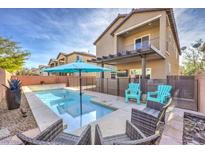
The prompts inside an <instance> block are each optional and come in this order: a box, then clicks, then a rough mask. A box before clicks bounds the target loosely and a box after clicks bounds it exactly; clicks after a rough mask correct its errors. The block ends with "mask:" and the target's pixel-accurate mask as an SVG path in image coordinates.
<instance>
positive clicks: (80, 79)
mask: <svg viewBox="0 0 205 154" xmlns="http://www.w3.org/2000/svg"><path fill="white" fill-rule="evenodd" d="M79 77H80V78H79V81H80V115H81V116H82V113H83V112H82V81H81V70H79Z"/></svg>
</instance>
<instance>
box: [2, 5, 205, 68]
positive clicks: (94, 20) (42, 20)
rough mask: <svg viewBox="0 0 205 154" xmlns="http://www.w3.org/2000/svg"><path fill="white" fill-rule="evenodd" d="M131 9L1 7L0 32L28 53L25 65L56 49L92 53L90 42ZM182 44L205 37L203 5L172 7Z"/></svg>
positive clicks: (45, 58)
mask: <svg viewBox="0 0 205 154" xmlns="http://www.w3.org/2000/svg"><path fill="white" fill-rule="evenodd" d="M129 11H130V9H0V19H1V20H0V36H3V37H8V38H11V39H13V40H14V41H17V42H19V43H20V45H21V46H22V47H23V48H24V49H27V50H29V51H31V56H30V58H29V60H28V61H27V62H26V67H37V66H38V65H39V64H47V63H48V61H49V59H50V58H55V57H56V56H57V54H58V53H59V52H67V53H68V52H72V51H85V52H88V51H89V52H90V53H93V54H95V46H94V45H93V42H94V41H95V39H96V38H97V37H98V36H99V35H100V34H101V32H102V31H103V30H104V29H105V28H106V27H107V26H108V25H109V24H110V22H112V20H113V19H114V18H115V17H116V16H117V14H118V13H128V12H129ZM174 12H175V17H176V22H177V27H178V33H179V37H180V43H181V46H184V45H188V44H189V43H191V42H192V41H194V40H196V39H199V38H202V39H204V40H205V26H204V25H205V9H174Z"/></svg>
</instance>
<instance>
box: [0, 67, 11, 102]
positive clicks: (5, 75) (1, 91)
mask: <svg viewBox="0 0 205 154" xmlns="http://www.w3.org/2000/svg"><path fill="white" fill-rule="evenodd" d="M10 78H11V74H10V73H9V72H7V71H5V70H3V69H1V68H0V102H1V101H2V100H3V98H4V97H5V92H6V88H5V87H4V86H2V85H1V84H4V85H6V86H8V80H10Z"/></svg>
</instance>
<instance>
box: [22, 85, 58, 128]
mask: <svg viewBox="0 0 205 154" xmlns="http://www.w3.org/2000/svg"><path fill="white" fill-rule="evenodd" d="M22 90H23V93H24V95H25V96H26V99H27V101H28V104H29V107H30V109H31V112H32V114H33V116H34V119H35V121H36V123H37V125H38V128H39V129H40V131H43V130H45V129H46V128H48V127H49V126H50V125H52V124H53V123H55V122H56V121H58V120H59V119H60V117H58V115H56V114H55V112H53V111H52V110H51V109H50V108H49V107H48V106H47V105H46V104H44V103H43V102H42V101H41V100H40V99H39V98H38V97H37V96H36V95H35V93H34V92H33V91H32V90H31V89H30V88H29V87H28V86H23V87H22Z"/></svg>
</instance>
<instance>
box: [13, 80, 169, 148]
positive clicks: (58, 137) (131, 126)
mask: <svg viewBox="0 0 205 154" xmlns="http://www.w3.org/2000/svg"><path fill="white" fill-rule="evenodd" d="M136 87H139V86H138V85H137V84H135V83H130V84H129V89H128V90H127V92H126V93H127V94H133V93H135V92H136V91H135V90H134V89H136ZM165 89H166V90H165ZM168 89H169V88H168V87H166V86H164V87H163V86H160V87H158V92H156V93H155V94H156V95H157V97H155V100H152V99H151V100H152V101H147V105H146V107H145V108H144V109H143V110H142V111H140V110H138V109H132V113H131V121H128V120H127V121H126V128H125V133H124V134H118V135H113V136H109V137H103V135H102V132H101V129H100V126H99V125H98V124H96V125H95V139H94V144H95V145H141V144H157V143H158V142H159V140H160V137H161V135H162V132H163V128H164V124H165V114H166V110H167V108H168V107H169V106H170V105H171V103H172V98H171V97H170V94H169V95H168V94H167V91H170V90H171V89H170V90H168ZM128 91H129V92H128ZM160 94H161V95H163V97H162V96H160ZM128 98H134V97H129V96H128ZM150 98H151V97H150ZM156 98H157V99H158V100H159V101H158V102H155V101H156V100H157V99H156ZM165 98H166V99H165ZM168 98H169V99H168ZM137 99H138V98H137ZM166 100H168V101H166ZM161 102H163V103H161ZM17 137H18V138H19V139H20V140H21V141H22V142H23V143H24V144H26V145H54V144H57V145H64V144H65V145H75V144H76V145H90V144H92V141H91V125H88V126H87V127H86V128H85V129H84V131H83V132H82V133H81V135H80V136H76V135H72V134H68V133H65V132H63V121H62V119H61V120H58V121H57V122H56V123H54V124H53V125H51V126H50V127H48V128H47V129H46V130H44V131H42V132H41V133H40V134H39V135H37V136H36V137H35V138H29V137H27V136H25V135H24V134H22V133H17Z"/></svg>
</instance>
